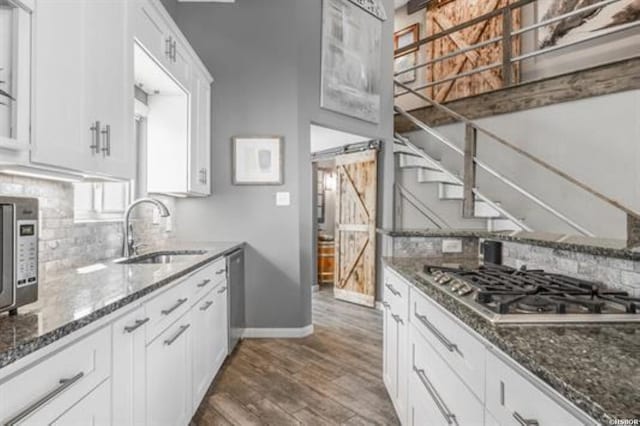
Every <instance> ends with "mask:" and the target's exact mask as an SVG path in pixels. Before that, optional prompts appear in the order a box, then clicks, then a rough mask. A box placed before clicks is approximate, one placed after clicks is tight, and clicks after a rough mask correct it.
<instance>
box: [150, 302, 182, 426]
mask: <svg viewBox="0 0 640 426" xmlns="http://www.w3.org/2000/svg"><path fill="white" fill-rule="evenodd" d="M191 326H192V322H191V312H187V313H186V314H185V315H184V316H182V317H181V318H179V319H178V320H177V321H176V322H175V323H174V324H173V325H171V326H170V327H169V328H168V329H167V330H165V331H164V332H163V333H162V334H160V335H159V336H158V337H157V338H156V339H155V340H153V341H152V342H151V343H150V344H149V345H148V346H147V379H146V383H147V386H146V390H145V393H146V399H147V404H146V406H147V407H146V409H147V422H146V424H147V425H154V426H156V425H157V426H165V425H166V426H180V425H186V424H188V423H189V420H191V414H192V398H191V377H192V376H191Z"/></svg>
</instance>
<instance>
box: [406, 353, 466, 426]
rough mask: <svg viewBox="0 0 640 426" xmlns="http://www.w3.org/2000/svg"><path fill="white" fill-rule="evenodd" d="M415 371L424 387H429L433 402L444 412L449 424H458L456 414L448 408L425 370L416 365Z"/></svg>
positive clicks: (428, 390)
mask: <svg viewBox="0 0 640 426" xmlns="http://www.w3.org/2000/svg"><path fill="white" fill-rule="evenodd" d="M413 371H415V372H416V374H417V375H418V378H419V379H420V381H421V382H422V384H423V385H424V387H425V388H426V389H427V392H429V395H431V398H432V399H433V402H435V403H436V406H437V407H438V410H440V413H441V414H442V416H443V417H444V419H445V420H446V421H447V424H450V425H457V424H458V421H457V420H456V416H455V414H453V413H452V412H451V411H449V409H448V408H447V405H446V404H445V403H444V401H443V400H442V398H440V395H438V391H437V390H436V388H435V387H433V385H432V384H431V382H430V381H429V379H428V378H427V375H426V374H425V373H424V370H423V369H419V368H417V367H416V366H415V365H414V366H413Z"/></svg>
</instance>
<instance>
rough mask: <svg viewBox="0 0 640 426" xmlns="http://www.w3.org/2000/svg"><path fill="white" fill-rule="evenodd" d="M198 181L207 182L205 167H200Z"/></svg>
mask: <svg viewBox="0 0 640 426" xmlns="http://www.w3.org/2000/svg"><path fill="white" fill-rule="evenodd" d="M199 173H200V179H199V180H200V183H202V184H206V183H207V169H204V168H202V169H200V172H199Z"/></svg>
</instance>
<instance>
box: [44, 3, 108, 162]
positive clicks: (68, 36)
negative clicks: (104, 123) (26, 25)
mask: <svg viewBox="0 0 640 426" xmlns="http://www.w3.org/2000/svg"><path fill="white" fill-rule="evenodd" d="M88 3H89V2H78V1H76V0H55V1H54V0H38V2H37V3H36V10H35V12H34V15H33V21H34V32H33V34H34V50H35V51H34V64H33V81H34V92H35V93H34V100H35V102H34V108H33V110H34V117H33V121H34V135H33V136H34V140H33V144H34V146H33V148H32V153H31V160H32V161H34V162H37V163H43V164H47V165H55V166H60V167H65V168H70V169H76V170H90V169H92V168H93V167H94V163H95V157H96V153H95V149H93V148H92V147H91V145H94V148H95V145H96V143H97V135H96V129H95V128H94V129H92V126H93V124H94V123H92V122H91V121H90V120H87V118H86V117H85V99H84V95H83V94H84V86H85V79H87V78H90V76H88V75H87V74H86V73H85V69H84V66H83V64H84V52H85V47H86V46H85V45H86V40H85V25H84V15H85V8H86V6H87V4H88ZM93 120H99V118H98V117H95V118H94V119H93Z"/></svg>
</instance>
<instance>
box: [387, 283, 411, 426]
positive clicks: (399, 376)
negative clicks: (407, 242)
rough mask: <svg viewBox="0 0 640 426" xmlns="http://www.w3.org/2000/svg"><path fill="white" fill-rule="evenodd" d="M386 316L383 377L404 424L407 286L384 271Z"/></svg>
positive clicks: (406, 361)
mask: <svg viewBox="0 0 640 426" xmlns="http://www.w3.org/2000/svg"><path fill="white" fill-rule="evenodd" d="M384 279H385V292H384V300H383V302H382V303H383V307H384V318H383V327H384V332H383V357H384V359H383V379H384V382H385V385H386V387H387V391H388V393H389V396H390V397H391V401H392V403H393V405H394V406H395V409H396V413H397V415H398V418H399V419H400V422H401V423H403V424H404V423H405V422H406V417H407V405H408V399H407V391H408V389H407V386H408V385H407V380H408V369H407V363H408V352H409V351H408V342H407V339H408V319H407V312H408V304H409V289H408V286H407V285H406V284H405V283H403V282H402V281H400V280H399V278H398V277H396V276H395V275H393V274H390V273H388V271H386V272H385V277H384Z"/></svg>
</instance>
